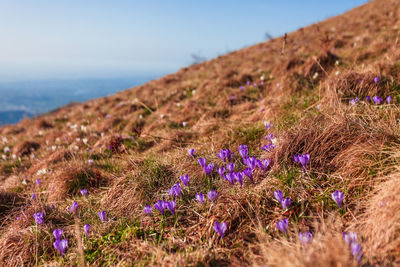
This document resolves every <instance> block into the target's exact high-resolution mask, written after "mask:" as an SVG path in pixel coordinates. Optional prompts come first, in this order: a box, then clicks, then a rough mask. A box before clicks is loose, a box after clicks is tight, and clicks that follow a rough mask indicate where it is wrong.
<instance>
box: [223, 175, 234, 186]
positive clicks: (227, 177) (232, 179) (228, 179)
mask: <svg viewBox="0 0 400 267" xmlns="http://www.w3.org/2000/svg"><path fill="white" fill-rule="evenodd" d="M224 179H225V180H227V181H228V182H229V183H231V184H232V185H234V184H235V180H236V179H235V173H234V172H229V173H227V174H225V176H224Z"/></svg>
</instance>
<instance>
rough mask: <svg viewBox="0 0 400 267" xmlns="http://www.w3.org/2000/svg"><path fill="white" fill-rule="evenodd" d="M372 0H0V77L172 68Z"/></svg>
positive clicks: (94, 74) (130, 73)
mask: <svg viewBox="0 0 400 267" xmlns="http://www.w3.org/2000/svg"><path fill="white" fill-rule="evenodd" d="M365 2H367V1H365V0H335V1H328V0H326V1H325V0H304V1H303V0H291V1H290V0H280V1H277V0H242V1H235V0H230V1H225V0H221V1H218V0H214V1H212V0H201V1H190V0H186V1H184V0H181V1H178V0H171V1H169V0H159V1H152V0H143V1H134V0H131V1H128V0H126V1H125V0H107V1H106V0H68V1H67V0H65V1H63V0H24V1H22V0H9V1H5V0H0V36H1V38H0V80H25V79H42V78H82V77H118V76H135V75H141V74H147V73H156V72H161V73H166V72H173V71H176V70H178V69H179V68H181V67H183V66H186V65H188V64H190V63H191V62H192V59H191V54H192V53H196V54H200V55H202V56H204V57H206V58H213V57H215V56H217V55H219V54H224V53H226V52H227V51H232V50H236V49H240V48H242V47H244V46H248V45H251V44H255V43H258V42H260V41H263V40H264V36H265V33H266V32H268V33H270V34H271V35H273V36H275V37H276V36H279V35H282V34H283V33H285V32H290V31H293V30H296V29H298V28H300V27H302V26H306V25H308V24H311V23H314V22H317V21H320V20H323V19H325V18H327V17H330V16H333V15H337V14H340V13H343V12H344V11H346V10H349V9H351V8H353V7H355V6H358V5H360V4H363V3H365Z"/></svg>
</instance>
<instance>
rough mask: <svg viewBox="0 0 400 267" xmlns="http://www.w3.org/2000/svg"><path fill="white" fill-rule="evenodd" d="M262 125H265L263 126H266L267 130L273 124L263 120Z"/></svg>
mask: <svg viewBox="0 0 400 267" xmlns="http://www.w3.org/2000/svg"><path fill="white" fill-rule="evenodd" d="M264 125H265V128H267V130H269V129H270V128H272V127H273V126H274V124H273V123H270V122H265V124H264Z"/></svg>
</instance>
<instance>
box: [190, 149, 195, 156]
mask: <svg viewBox="0 0 400 267" xmlns="http://www.w3.org/2000/svg"><path fill="white" fill-rule="evenodd" d="M194 152H195V150H194V149H193V148H189V149H188V154H189V156H190V157H194Z"/></svg>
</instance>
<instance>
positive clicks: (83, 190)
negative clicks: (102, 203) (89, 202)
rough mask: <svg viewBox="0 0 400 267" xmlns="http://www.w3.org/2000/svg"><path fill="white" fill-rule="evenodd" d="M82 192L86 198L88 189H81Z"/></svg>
mask: <svg viewBox="0 0 400 267" xmlns="http://www.w3.org/2000/svg"><path fill="white" fill-rule="evenodd" d="M80 191H81V195H82V196H84V197H86V195H87V189H86V188H84V189H81V190H80Z"/></svg>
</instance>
